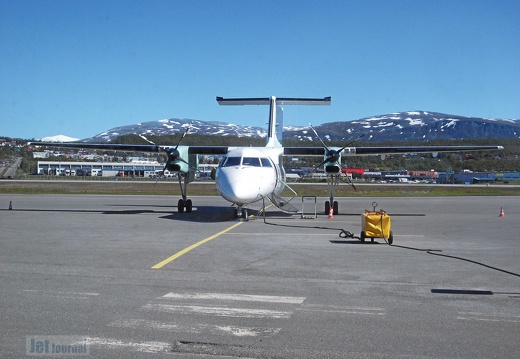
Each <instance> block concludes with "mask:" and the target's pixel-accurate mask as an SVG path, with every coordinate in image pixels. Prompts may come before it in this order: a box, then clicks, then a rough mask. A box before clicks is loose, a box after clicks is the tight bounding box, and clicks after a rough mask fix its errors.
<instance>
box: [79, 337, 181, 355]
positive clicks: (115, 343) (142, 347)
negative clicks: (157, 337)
mask: <svg viewBox="0 0 520 359" xmlns="http://www.w3.org/2000/svg"><path fill="white" fill-rule="evenodd" d="M87 341H88V344H89V345H95V346H105V347H108V348H110V349H118V348H126V349H128V350H131V351H138V352H143V353H159V352H166V351H167V350H168V349H169V348H171V344H169V343H165V342H129V341H125V340H119V339H109V338H88V339H87Z"/></svg>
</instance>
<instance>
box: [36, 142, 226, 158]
mask: <svg viewBox="0 0 520 359" xmlns="http://www.w3.org/2000/svg"><path fill="white" fill-rule="evenodd" d="M29 144H30V145H32V146H48V147H64V148H84V149H96V150H112V151H122V152H125V151H132V152H134V151H135V152H161V151H166V150H167V149H169V148H172V147H173V148H174V147H175V146H162V145H152V144H149V145H129V144H119V143H87V142H30V143H29ZM179 147H185V148H186V147H187V148H188V153H189V154H197V155H225V154H226V153H227V152H228V149H229V147H228V146H179Z"/></svg>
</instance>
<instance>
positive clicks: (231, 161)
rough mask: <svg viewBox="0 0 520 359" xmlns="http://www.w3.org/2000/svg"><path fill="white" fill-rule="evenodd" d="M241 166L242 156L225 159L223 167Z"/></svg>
mask: <svg viewBox="0 0 520 359" xmlns="http://www.w3.org/2000/svg"><path fill="white" fill-rule="evenodd" d="M232 166H240V157H228V158H226V159H225V160H224V162H223V164H222V167H232Z"/></svg>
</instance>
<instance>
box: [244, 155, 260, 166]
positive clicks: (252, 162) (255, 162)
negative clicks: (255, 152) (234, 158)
mask: <svg viewBox="0 0 520 359" xmlns="http://www.w3.org/2000/svg"><path fill="white" fill-rule="evenodd" d="M242 165H243V166H253V167H260V159H259V158H257V157H244V159H243V160H242Z"/></svg>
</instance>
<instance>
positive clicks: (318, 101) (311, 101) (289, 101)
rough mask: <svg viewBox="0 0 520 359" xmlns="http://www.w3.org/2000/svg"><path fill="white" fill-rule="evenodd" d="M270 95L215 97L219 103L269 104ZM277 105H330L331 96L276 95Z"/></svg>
mask: <svg viewBox="0 0 520 359" xmlns="http://www.w3.org/2000/svg"><path fill="white" fill-rule="evenodd" d="M271 99H272V98H271V97H257V98H223V97H217V102H218V104H219V105H269V104H270V103H271ZM275 99H276V104H277V105H330V102H331V97H330V96H329V97H324V98H291V97H276V98H275Z"/></svg>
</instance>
